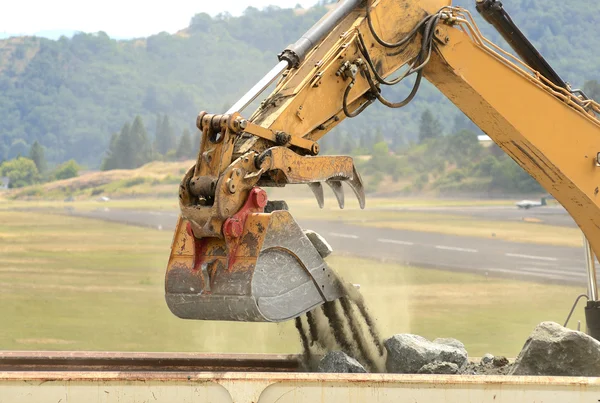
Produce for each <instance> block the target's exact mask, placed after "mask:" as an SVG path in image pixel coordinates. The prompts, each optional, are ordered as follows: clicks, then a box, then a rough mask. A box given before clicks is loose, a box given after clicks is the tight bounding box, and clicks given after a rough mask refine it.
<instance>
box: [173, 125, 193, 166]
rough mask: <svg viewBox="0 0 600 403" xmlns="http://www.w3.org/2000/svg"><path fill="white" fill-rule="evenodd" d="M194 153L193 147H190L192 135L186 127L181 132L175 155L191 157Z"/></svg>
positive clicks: (180, 157)
mask: <svg viewBox="0 0 600 403" xmlns="http://www.w3.org/2000/svg"><path fill="white" fill-rule="evenodd" d="M193 155H194V149H193V148H192V136H191V135H190V131H189V130H188V129H184V130H183V134H182V135H181V137H180V138H179V145H178V146H177V152H176V153H175V156H176V157H177V158H178V159H182V158H192V156H193Z"/></svg>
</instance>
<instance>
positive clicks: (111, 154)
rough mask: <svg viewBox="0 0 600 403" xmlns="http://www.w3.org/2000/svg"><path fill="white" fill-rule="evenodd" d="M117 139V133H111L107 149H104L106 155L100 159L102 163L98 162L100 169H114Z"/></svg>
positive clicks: (115, 165)
mask: <svg viewBox="0 0 600 403" xmlns="http://www.w3.org/2000/svg"><path fill="white" fill-rule="evenodd" d="M118 139H119V134H118V133H113V134H112V136H111V137H110V142H109V144H108V150H107V151H106V156H105V157H104V159H103V160H102V164H100V169H101V170H103V171H108V170H110V169H116V167H117V163H116V160H117V155H118V151H117V141H118Z"/></svg>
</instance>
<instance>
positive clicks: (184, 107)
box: [0, 0, 600, 169]
mask: <svg viewBox="0 0 600 403" xmlns="http://www.w3.org/2000/svg"><path fill="white" fill-rule="evenodd" d="M327 3H329V1H322V2H320V5H318V6H316V7H314V8H311V9H308V10H298V9H280V8H277V7H268V8H265V9H263V10H259V9H257V8H252V7H250V8H248V9H247V10H246V12H244V13H243V14H242V15H240V16H236V17H233V16H230V15H227V14H222V15H219V16H216V17H211V16H209V15H207V14H197V15H196V16H194V17H192V19H191V21H190V24H189V26H188V27H187V28H186V29H185V30H184V32H183V33H182V34H176V35H169V34H167V33H160V34H157V35H152V36H150V37H148V38H138V39H135V40H123V41H117V40H115V39H112V38H110V37H109V36H108V35H106V34H105V33H102V32H99V33H95V34H86V33H79V34H76V35H74V36H73V37H72V38H61V39H59V40H56V41H54V40H48V39H43V38H35V37H25V38H16V39H8V40H3V41H1V43H0V48H2V49H3V51H2V52H0V66H1V67H0V160H2V159H6V160H9V159H14V158H16V157H17V156H18V155H22V156H25V155H27V153H28V151H29V149H30V148H31V146H32V145H33V144H34V142H35V141H38V142H39V143H40V144H41V145H42V146H44V149H45V153H46V158H47V160H48V161H49V163H51V164H57V163H61V162H64V161H67V160H69V159H75V160H76V161H78V162H79V163H81V164H83V165H86V166H87V167H89V168H92V169H95V168H98V167H99V166H100V164H101V163H102V160H103V157H104V152H105V150H106V149H107V148H109V147H110V144H111V134H113V133H115V132H117V133H119V134H120V132H121V129H122V126H123V122H129V123H130V128H131V127H133V121H134V118H135V116H137V115H139V116H140V117H141V119H142V120H143V121H144V122H152V123H150V126H149V127H151V126H152V125H153V123H154V122H153V118H154V117H155V116H156V114H159V113H160V114H165V113H166V114H168V115H169V120H170V124H171V126H172V127H173V130H174V132H175V133H176V134H177V135H179V134H181V133H182V131H183V129H184V128H185V127H188V126H190V125H191V124H193V122H194V119H195V116H196V115H197V113H198V112H199V111H200V110H206V111H208V112H211V113H222V112H225V110H226V109H227V108H228V107H229V106H230V105H231V104H233V103H234V102H235V100H237V99H239V97H240V96H242V95H243V94H244V93H245V92H246V91H247V90H248V89H249V88H251V87H252V85H254V84H255V83H256V82H257V81H258V80H259V79H260V78H261V77H262V76H263V75H264V74H265V73H266V72H267V71H269V69H270V68H272V66H273V64H274V63H276V62H277V57H276V55H277V53H279V52H280V51H281V50H282V49H283V48H284V47H285V46H287V45H288V44H290V43H293V42H295V41H296V40H297V39H298V38H299V37H300V36H301V35H302V33H304V32H305V31H306V30H307V29H308V28H309V27H310V26H311V25H312V24H313V23H314V22H316V21H317V20H318V19H319V18H320V17H321V16H322V15H324V14H325V12H326V11H327V9H326V8H325V7H324V5H325V4H327ZM454 3H455V5H458V6H462V7H465V8H467V9H470V10H471V11H474V9H473V7H474V2H473V1H472V0H456V1H455V2H454ZM505 7H506V9H507V10H508V11H509V12H510V14H511V16H512V17H513V19H514V20H515V22H516V23H517V24H518V25H519V26H520V27H521V28H522V30H523V31H524V32H525V34H526V35H527V36H528V38H529V39H530V40H531V41H532V43H533V44H534V45H536V46H537V47H538V48H539V50H540V51H541V53H542V55H544V57H546V58H547V59H548V61H549V62H550V64H551V65H552V66H553V67H554V68H555V70H557V72H559V73H560V74H561V76H562V77H564V79H565V80H567V81H569V82H570V83H572V85H573V86H574V87H580V86H582V83H583V81H584V78H586V77H588V78H593V77H596V78H598V77H600V67H599V66H600V52H594V51H593V49H594V46H595V45H594V42H593V41H587V40H582V39H581V38H595V37H599V36H600V24H597V23H596V22H595V21H594V19H593V18H591V17H590V16H594V15H599V14H600V2H598V1H595V0H577V1H575V0H565V1H554V2H543V1H541V0H511V1H510V4H506V5H505ZM473 14H474V15H475V18H476V19H477V21H478V23H479V26H480V28H481V29H482V30H483V33H484V34H485V35H486V36H487V37H489V38H490V39H492V40H493V41H494V42H496V43H498V44H499V45H501V46H503V47H504V48H507V46H506V44H505V43H504V42H503V40H502V38H500V36H499V35H498V34H497V33H496V32H495V31H494V29H493V28H492V27H491V26H490V25H489V24H488V23H486V22H485V21H483V20H482V19H481V18H479V16H478V15H477V13H476V12H474V13H473ZM182 28H184V27H182ZM198 49H202V52H201V53H199V52H198ZM575 61H576V62H575ZM232 78H235V79H232ZM410 84H411V83H408V82H407V83H401V84H400V85H398V86H396V87H394V88H391V89H389V90H390V92H389V94H386V95H389V98H390V99H392V100H399V99H403V98H404V97H405V96H406V93H407V91H410V88H409V86H410ZM588 95H592V94H588ZM426 107H429V108H431V110H432V111H435V116H436V117H437V118H438V120H439V121H442V122H444V123H445V124H446V122H453V121H454V119H455V118H456V117H457V116H460V112H459V111H457V109H456V108H455V107H454V105H453V104H452V103H451V102H450V101H448V100H447V99H446V98H445V97H443V96H442V95H441V94H440V93H439V92H438V91H437V90H436V89H435V88H434V87H433V86H431V85H429V84H428V83H426V82H424V83H423V85H422V88H421V89H420V91H419V93H418V95H417V97H416V98H415V99H414V101H413V102H412V103H411V104H409V105H408V106H407V107H406V108H401V109H395V110H390V109H388V108H384V107H381V106H379V105H373V106H372V107H370V108H368V109H367V110H366V111H365V113H364V114H361V115H360V116H358V117H357V118H355V119H351V120H349V121H348V122H343V123H342V124H341V125H340V126H339V127H338V128H336V129H335V133H333V134H334V135H335V136H336V137H338V138H340V139H344V141H346V138H347V139H348V144H347V145H348V147H350V146H352V144H350V142H354V143H358V142H360V141H361V136H364V133H366V132H371V131H372V125H373V122H378V124H379V126H380V127H379V130H380V131H381V133H383V136H384V137H385V139H386V141H387V142H388V143H389V145H390V147H391V148H392V149H393V150H396V149H399V148H401V147H407V146H409V145H410V144H412V142H415V141H418V136H419V126H420V115H421V112H422V111H423V110H424V108H426ZM249 112H250V111H249ZM398 127H402V130H401V131H399V130H398V129H397V128H398ZM465 129H468V130H475V129H473V128H468V127H465ZM453 132H454V130H453ZM176 137H178V136H176ZM326 141H327V140H326ZM170 149H175V150H177V146H176V145H175V146H171V147H170ZM161 150H162V151H160V154H161V155H162V156H163V157H164V156H165V155H166V153H167V151H168V150H167V151H165V149H164V148H162V149H161ZM144 158H147V155H146V157H144Z"/></svg>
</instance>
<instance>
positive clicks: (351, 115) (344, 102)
mask: <svg viewBox="0 0 600 403" xmlns="http://www.w3.org/2000/svg"><path fill="white" fill-rule="evenodd" d="M354 82H355V80H354V79H352V81H351V82H350V84H348V86H347V87H346V91H344V97H343V98H342V109H343V110H344V114H345V115H346V116H347V117H349V118H355V117H357V116H358V115H360V114H361V113H362V112H363V111H364V110H365V109H367V107H368V106H369V105H371V104H372V103H373V101H374V100H372V99H370V100H368V101H367V102H365V103H364V104H363V105H361V106H360V108H358V109H357V110H355V111H354V112H350V110H349V109H348V95H349V94H350V90H351V89H352V87H353V86H354Z"/></svg>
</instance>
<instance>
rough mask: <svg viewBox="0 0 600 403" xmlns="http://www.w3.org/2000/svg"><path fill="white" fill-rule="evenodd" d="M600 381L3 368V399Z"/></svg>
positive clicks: (454, 395)
mask: <svg viewBox="0 0 600 403" xmlns="http://www.w3.org/2000/svg"><path fill="white" fill-rule="evenodd" d="M598 396H600V379H598V378H568V377H509V376H451V375H449V376H440V375H375V374H305V373H244V372H237V373H231V372H202V373H197V372H196V373H194V372H168V373H161V372H151V373H143V372H77V373H74V372H33V371H27V372H0V403H14V402H23V403H29V402H41V401H53V402H59V401H61V402H86V403H88V402H90V403H91V402H106V403H109V402H144V401H150V402H178V403H185V402H207V403H209V402H214V403H221V402H236V403H251V402H252V403H275V402H278V403H285V402H295V403H299V402H307V403H308V402H310V403H314V402H369V403H388V402H390V403H391V402H394V403H396V402H411V403H412V402H415V403H431V402H441V403H469V402H477V403H486V402H489V403H503V402H510V403H515V402H519V403H527V402H530V403H534V402H535V403H539V402H544V403H553V402H556V403H565V402H569V403H592V402H597V401H598Z"/></svg>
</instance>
